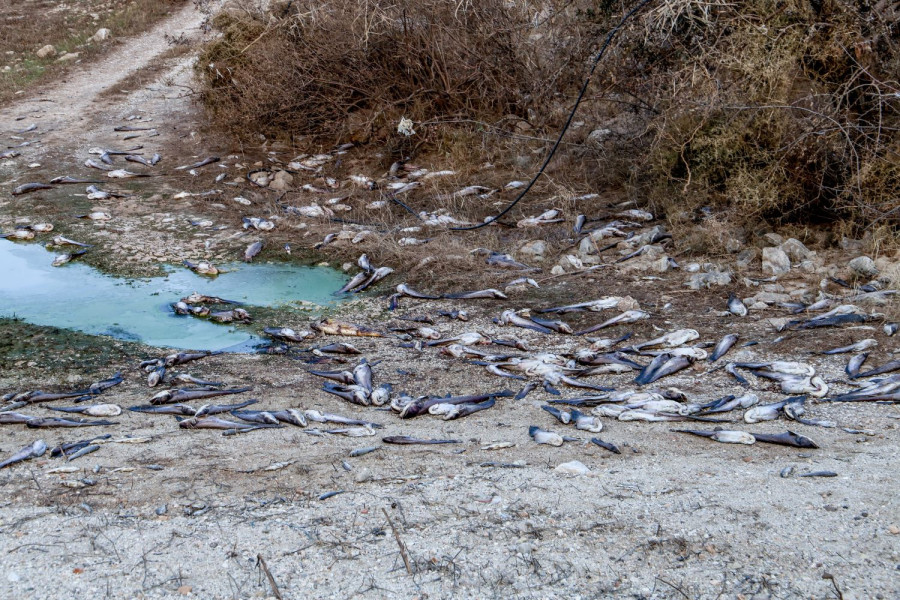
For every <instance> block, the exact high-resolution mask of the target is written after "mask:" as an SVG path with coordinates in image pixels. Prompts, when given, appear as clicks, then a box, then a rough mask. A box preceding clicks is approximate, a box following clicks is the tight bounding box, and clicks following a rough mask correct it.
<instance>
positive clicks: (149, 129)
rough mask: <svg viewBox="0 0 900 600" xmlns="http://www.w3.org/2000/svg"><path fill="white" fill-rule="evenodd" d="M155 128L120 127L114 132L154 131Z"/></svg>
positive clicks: (114, 128)
mask: <svg viewBox="0 0 900 600" xmlns="http://www.w3.org/2000/svg"><path fill="white" fill-rule="evenodd" d="M153 129H155V128H154V127H135V126H134V125H118V126H116V127H113V131H153Z"/></svg>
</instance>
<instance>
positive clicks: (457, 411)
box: [428, 398, 496, 421]
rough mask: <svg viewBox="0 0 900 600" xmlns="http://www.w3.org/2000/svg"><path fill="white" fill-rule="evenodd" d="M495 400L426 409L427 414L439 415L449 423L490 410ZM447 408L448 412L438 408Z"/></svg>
mask: <svg viewBox="0 0 900 600" xmlns="http://www.w3.org/2000/svg"><path fill="white" fill-rule="evenodd" d="M495 403H496V400H495V399H494V398H488V399H487V400H485V401H484V402H466V403H463V404H449V405H448V404H444V403H441V404H435V405H433V406H432V407H430V408H429V409H428V412H429V413H431V414H441V415H443V418H444V420H445V421H450V420H453V419H459V418H462V417H467V416H469V415H472V414H475V413H476V412H479V411H482V410H487V409H489V408H492V407H493V406H494V404H495ZM442 406H449V409H448V410H444V411H442V410H440V409H439V408H438V407H442Z"/></svg>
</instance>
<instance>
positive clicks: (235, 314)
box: [209, 308, 253, 323]
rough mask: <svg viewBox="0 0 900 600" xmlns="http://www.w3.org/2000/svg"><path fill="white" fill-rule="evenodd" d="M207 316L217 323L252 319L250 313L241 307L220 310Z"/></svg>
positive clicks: (240, 321)
mask: <svg viewBox="0 0 900 600" xmlns="http://www.w3.org/2000/svg"><path fill="white" fill-rule="evenodd" d="M209 318H210V320H212V321H216V322H217V323H233V322H238V323H249V322H251V321H252V320H253V317H251V316H250V313H249V312H247V311H246V310H244V309H243V308H233V309H231V310H222V311H218V312H211V313H209Z"/></svg>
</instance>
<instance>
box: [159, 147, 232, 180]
mask: <svg viewBox="0 0 900 600" xmlns="http://www.w3.org/2000/svg"><path fill="white" fill-rule="evenodd" d="M161 160H162V156H160V155H159V154H156V153H154V154H153V156H151V157H150V166H151V167H154V166H156V165H157V164H158V163H159V161H161ZM222 175H225V174H224V173H222ZM223 179H224V177H223ZM218 181H221V180H218Z"/></svg>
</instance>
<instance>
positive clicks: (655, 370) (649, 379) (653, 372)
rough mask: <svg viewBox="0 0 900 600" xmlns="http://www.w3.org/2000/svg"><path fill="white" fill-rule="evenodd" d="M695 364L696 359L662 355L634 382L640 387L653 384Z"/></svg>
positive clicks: (642, 371) (645, 368)
mask: <svg viewBox="0 0 900 600" xmlns="http://www.w3.org/2000/svg"><path fill="white" fill-rule="evenodd" d="M692 364H694V359H693V358H691V357H688V356H673V355H671V354H660V355H659V356H657V357H656V358H654V359H653V360H652V361H651V362H650V364H649V365H647V366H646V367H644V369H643V370H641V372H640V373H639V374H638V376H637V377H635V379H634V382H635V383H637V384H638V385H646V384H648V383H653V382H654V381H657V380H659V379H662V378H663V377H666V376H668V375H672V374H674V373H677V372H678V371H681V370H683V369H686V368H688V367H690V366H691V365H692Z"/></svg>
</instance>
